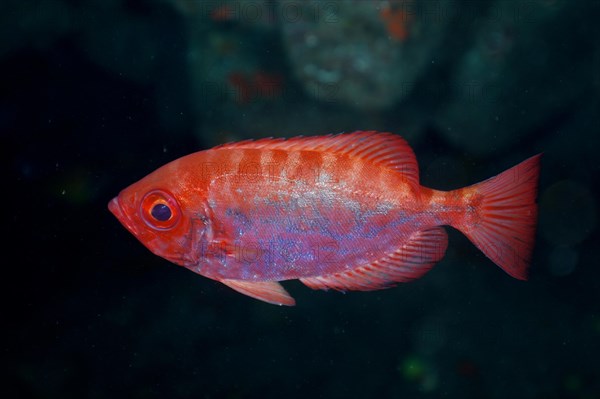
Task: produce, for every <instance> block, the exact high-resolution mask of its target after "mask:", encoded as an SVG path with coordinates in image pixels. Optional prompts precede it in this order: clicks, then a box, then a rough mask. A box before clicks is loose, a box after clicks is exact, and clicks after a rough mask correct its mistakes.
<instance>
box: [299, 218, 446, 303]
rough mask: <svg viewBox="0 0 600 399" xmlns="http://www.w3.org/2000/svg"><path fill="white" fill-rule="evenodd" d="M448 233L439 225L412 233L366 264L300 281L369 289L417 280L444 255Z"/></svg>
mask: <svg viewBox="0 0 600 399" xmlns="http://www.w3.org/2000/svg"><path fill="white" fill-rule="evenodd" d="M447 246H448V235H447V234H446V231H445V230H444V229H443V228H442V227H434V228H431V229H427V230H422V231H418V232H416V233H414V234H413V235H412V236H411V237H410V239H409V240H408V241H407V242H406V243H405V244H403V245H402V246H401V247H400V248H398V249H397V250H395V251H394V252H392V253H389V254H387V255H385V256H384V257H382V258H380V259H377V260H376V261H373V262H371V263H369V264H366V265H362V266H359V267H357V268H354V269H351V270H347V271H344V272H340V273H335V274H330V275H326V276H317V277H306V278H301V279H300V281H302V283H304V284H305V285H307V286H308V287H310V288H313V289H334V290H338V291H372V290H379V289H383V288H389V287H393V286H395V285H396V283H400V282H406V281H410V280H414V279H417V278H419V277H421V276H423V275H424V274H425V273H427V272H428V271H429V270H430V269H431V268H432V267H433V265H434V264H435V263H436V262H438V261H439V260H440V259H442V257H443V256H444V253H445V252H446V247H447Z"/></svg>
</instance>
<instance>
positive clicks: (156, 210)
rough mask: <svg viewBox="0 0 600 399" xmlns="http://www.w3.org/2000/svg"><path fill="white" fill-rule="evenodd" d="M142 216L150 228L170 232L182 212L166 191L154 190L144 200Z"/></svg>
mask: <svg viewBox="0 0 600 399" xmlns="http://www.w3.org/2000/svg"><path fill="white" fill-rule="evenodd" d="M140 214H141V216H142V219H144V222H146V224H147V225H148V226H149V227H151V228H153V229H156V230H169V229H171V228H173V227H175V225H176V224H177V222H178V221H179V219H180V217H181V210H180V208H179V204H178V203H177V201H176V200H175V198H174V197H173V195H172V194H171V193H169V192H167V191H165V190H152V191H150V192H148V193H147V194H146V195H145V196H144V198H143V199H142V202H141V204H140Z"/></svg>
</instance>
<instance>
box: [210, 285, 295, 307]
mask: <svg viewBox="0 0 600 399" xmlns="http://www.w3.org/2000/svg"><path fill="white" fill-rule="evenodd" d="M220 281H221V282H222V283H223V284H225V285H226V286H228V287H230V288H233V289H234V290H236V291H237V292H240V293H242V294H244V295H248V296H251V297H252V298H255V299H258V300H261V301H265V302H268V303H272V304H274V305H286V306H294V305H295V304H296V301H295V300H294V298H292V297H291V296H290V294H288V292H287V291H286V290H285V289H284V288H283V286H282V285H281V284H279V283H278V282H277V281H243V280H229V279H225V280H220Z"/></svg>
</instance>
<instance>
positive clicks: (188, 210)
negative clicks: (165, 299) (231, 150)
mask: <svg viewBox="0 0 600 399" xmlns="http://www.w3.org/2000/svg"><path fill="white" fill-rule="evenodd" d="M176 166H177V164H176V162H174V163H171V164H167V165H165V166H163V167H162V168H160V169H158V170H156V171H154V172H153V173H151V174H149V175H148V176H146V177H144V178H143V179H141V180H139V181H137V182H135V183H134V184H132V185H131V186H129V187H127V188H125V189H124V190H122V191H121V192H120V193H119V195H118V196H116V197H115V198H113V199H112V200H111V201H110V202H109V203H108V209H109V210H110V212H111V213H112V214H113V215H114V216H115V217H116V218H117V219H118V220H119V221H120V222H121V224H122V225H123V226H124V227H125V228H126V229H127V230H129V232H130V233H132V234H133V235H134V236H135V237H136V238H137V239H138V240H139V241H140V242H141V243H142V244H144V246H146V248H148V249H149V250H150V251H151V252H153V253H154V254H155V255H158V256H160V257H162V258H165V259H167V260H169V261H171V262H173V263H175V264H178V265H181V266H186V267H189V266H191V265H195V264H197V263H198V262H199V261H200V259H201V257H202V251H201V248H203V247H204V243H205V242H206V234H207V231H208V230H209V223H208V218H207V216H206V212H205V208H204V206H203V204H205V201H203V200H202V197H203V195H202V193H201V192H199V191H198V189H197V187H195V184H194V183H195V182H193V181H191V180H190V178H189V176H188V175H186V173H183V172H181V171H180V169H181V168H176Z"/></svg>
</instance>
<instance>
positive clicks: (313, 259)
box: [108, 131, 540, 305]
mask: <svg viewBox="0 0 600 399" xmlns="http://www.w3.org/2000/svg"><path fill="white" fill-rule="evenodd" d="M539 161H540V155H536V156H534V157H531V158H529V159H527V160H526V161H524V162H522V163H520V164H519V165H517V166H515V167H513V168H511V169H509V170H507V171H505V172H503V173H501V174H499V175H498V176H496V177H493V178H491V179H488V180H486V181H484V182H481V183H479V184H475V185H472V186H469V187H466V188H460V189H457V190H454V191H448V192H444V191H437V190H433V189H430V188H426V187H423V186H421V185H420V184H419V169H418V165H417V160H416V158H415V155H414V153H413V151H412V150H411V148H410V147H409V145H408V144H407V143H406V141H404V140H403V139H402V138H401V137H399V136H396V135H394V134H391V133H378V132H373V131H369V132H354V133H349V134H338V135H330V136H316V137H297V138H292V139H288V140H285V139H262V140H257V141H251V140H249V141H241V142H238V143H232V144H224V145H221V146H218V147H215V148H212V149H210V150H206V151H200V152H196V153H193V154H191V155H187V156H185V157H182V158H179V159H177V160H175V161H173V162H171V163H168V164H167V165H165V166H163V167H161V168H159V169H158V170H156V171H154V172H153V173H151V174H149V175H148V176H146V177H144V178H143V179H141V180H140V181H138V182H136V183H134V184H133V185H131V186H129V187H128V188H126V189H124V190H123V191H121V193H120V194H119V195H118V196H117V197H116V198H114V199H113V200H112V201H110V203H109V204H108V207H109V209H110V211H111V212H112V213H113V214H114V215H115V216H116V217H117V218H118V219H119V221H120V222H121V223H122V224H123V225H124V226H125V227H126V228H127V229H128V230H129V231H130V232H131V233H133V235H134V236H135V237H137V238H138V239H139V240H140V241H141V242H142V243H143V244H144V245H145V246H146V247H147V248H148V249H150V251H152V252H153V253H155V254H156V255H159V256H162V257H163V258H165V259H167V260H169V261H171V262H173V263H176V264H178V265H181V266H185V267H186V268H188V269H190V270H192V271H194V272H196V273H198V274H201V275H203V276H206V277H208V278H211V279H214V280H217V281H220V282H221V283H223V284H226V285H227V286H229V287H231V288H233V289H234V290H237V291H239V292H241V293H243V294H246V295H249V296H251V297H254V298H257V299H260V300H262V301H266V302H270V303H273V304H279V305H294V303H295V302H294V299H293V298H292V297H291V296H290V295H289V294H288V293H287V291H286V290H285V289H284V288H283V287H282V286H281V284H280V283H279V281H282V280H290V279H299V280H300V281H301V282H302V283H304V284H306V285H307V286H309V287H311V288H313V289H330V288H331V289H335V290H340V291H349V290H360V291H368V290H377V289H382V288H387V287H391V286H394V285H395V284H396V283H398V282H405V281H409V280H412V279H416V278H419V277H421V276H423V275H424V274H425V273H426V272H427V271H428V270H429V269H431V267H432V266H433V265H434V264H435V263H436V262H438V261H439V260H440V259H442V257H443V256H444V252H445V251H446V247H447V241H448V237H447V235H446V232H445V230H444V228H443V227H441V226H443V225H449V226H453V227H455V228H457V229H458V230H460V231H462V232H463V233H464V234H465V235H466V236H467V237H468V238H469V239H470V240H471V241H472V242H473V243H474V244H475V245H476V246H477V247H478V248H479V249H480V250H481V251H483V253H484V254H485V255H486V256H487V257H488V258H490V259H491V260H492V261H493V262H494V263H496V264H497V265H498V266H500V267H501V268H502V269H503V270H504V271H505V272H506V273H508V274H509V275H511V276H513V277H515V278H517V279H521V280H524V279H525V278H526V275H527V268H528V264H529V261H530V258H531V254H532V248H533V243H534V235H535V226H536V219H537V205H536V203H535V199H536V192H537V183H538V175H539Z"/></svg>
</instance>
